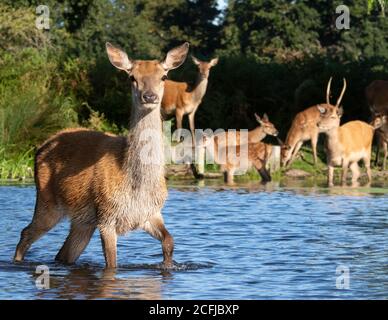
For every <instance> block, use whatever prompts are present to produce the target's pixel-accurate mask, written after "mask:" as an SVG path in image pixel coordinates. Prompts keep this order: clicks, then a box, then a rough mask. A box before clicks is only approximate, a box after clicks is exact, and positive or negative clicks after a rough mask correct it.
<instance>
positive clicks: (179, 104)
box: [162, 56, 218, 142]
mask: <svg viewBox="0 0 388 320" xmlns="http://www.w3.org/2000/svg"><path fill="white" fill-rule="evenodd" d="M192 59H193V62H194V63H195V64H196V65H197V66H198V77H197V80H196V82H195V83H194V85H193V86H189V84H188V83H186V82H176V81H171V80H166V83H165V89H164V95H163V99H162V114H163V116H164V117H166V118H168V117H171V116H174V115H175V117H176V126H177V129H178V130H179V129H181V128H182V119H183V116H184V115H186V114H187V115H188V117H189V125H190V131H191V135H192V137H193V142H195V139H194V130H195V123H194V116H195V112H196V111H197V109H198V106H199V105H200V104H201V102H202V98H203V97H204V95H205V93H206V88H207V83H208V78H209V73H210V69H211V68H212V67H214V66H215V65H216V64H217V63H218V58H214V59H212V60H210V62H204V61H200V60H198V59H197V58H195V57H193V56H192Z"/></svg>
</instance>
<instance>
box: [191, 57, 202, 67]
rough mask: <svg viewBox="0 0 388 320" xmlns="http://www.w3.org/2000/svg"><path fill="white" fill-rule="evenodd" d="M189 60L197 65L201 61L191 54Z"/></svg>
mask: <svg viewBox="0 0 388 320" xmlns="http://www.w3.org/2000/svg"><path fill="white" fill-rule="evenodd" d="M191 60H193V62H194V64H196V65H197V66H199V65H200V64H201V61H199V60H198V59H197V58H196V57H194V56H193V55H192V56H191Z"/></svg>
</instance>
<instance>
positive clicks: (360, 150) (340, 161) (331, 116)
mask: <svg viewBox="0 0 388 320" xmlns="http://www.w3.org/2000/svg"><path fill="white" fill-rule="evenodd" d="M343 81H344V89H346V80H345V79H344V80H343ZM343 91H344V90H343ZM318 109H319V112H320V113H321V119H320V120H319V122H318V127H319V129H320V130H321V131H322V132H324V133H325V134H326V136H327V138H328V139H327V147H326V153H327V165H328V185H329V186H333V185H334V183H333V178H334V177H333V176H334V167H335V166H341V167H342V177H341V181H342V185H346V179H347V173H348V168H349V167H350V169H351V171H352V184H353V185H357V184H358V178H359V176H360V170H359V166H358V162H359V161H361V160H362V161H363V162H364V164H365V167H366V172H367V176H368V181H369V183H370V182H371V180H372V174H371V169H370V157H371V151H372V140H373V134H374V130H375V128H374V127H373V126H371V125H369V124H368V123H366V122H363V121H358V120H357V121H350V122H347V123H345V124H344V125H342V126H340V119H341V116H342V114H343V109H342V107H339V103H338V102H337V104H336V105H335V107H334V108H327V107H326V106H318Z"/></svg>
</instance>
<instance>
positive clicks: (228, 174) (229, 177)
mask: <svg viewBox="0 0 388 320" xmlns="http://www.w3.org/2000/svg"><path fill="white" fill-rule="evenodd" d="M224 182H225V183H226V184H229V185H233V184H234V170H233V169H227V170H226V171H224Z"/></svg>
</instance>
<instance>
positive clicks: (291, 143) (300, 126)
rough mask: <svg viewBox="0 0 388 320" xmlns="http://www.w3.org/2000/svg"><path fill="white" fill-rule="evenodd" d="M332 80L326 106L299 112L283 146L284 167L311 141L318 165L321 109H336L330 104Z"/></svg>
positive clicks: (328, 87)
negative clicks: (305, 143) (304, 144)
mask: <svg viewBox="0 0 388 320" xmlns="http://www.w3.org/2000/svg"><path fill="white" fill-rule="evenodd" d="M331 80H332V79H331V78H330V80H329V82H328V84H327V88H326V104H318V105H315V106H312V107H310V108H307V109H306V110H304V111H302V112H299V113H298V114H297V115H296V116H295V118H294V120H293V121H292V124H291V128H290V130H289V131H288V133H287V138H286V142H285V143H284V144H283V145H282V150H281V164H282V166H283V167H287V166H289V165H290V164H291V163H292V161H294V159H295V157H296V155H297V154H298V152H299V150H300V148H301V147H302V145H303V143H304V142H306V141H309V140H310V141H311V147H312V149H313V157H314V165H316V164H317V161H318V157H317V143H318V137H319V133H320V132H321V131H320V130H319V128H318V126H317V124H318V122H319V121H320V117H321V114H320V111H319V108H327V109H333V108H335V107H334V106H333V105H331V104H330V86H331ZM345 89H346V88H345V87H343V88H342V92H341V94H340V96H339V98H338V100H337V104H336V105H339V104H340V103H341V100H342V97H343V95H344V93H345Z"/></svg>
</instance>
